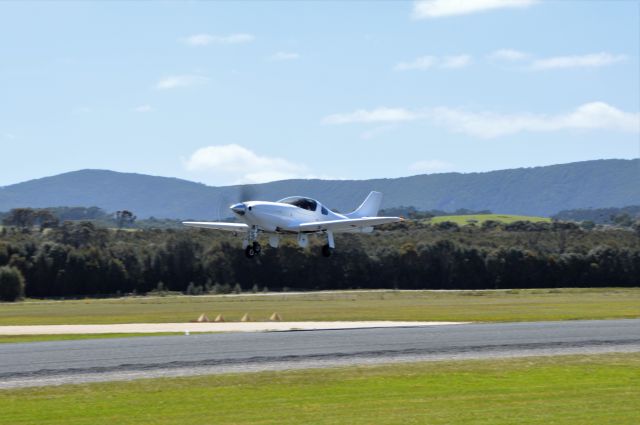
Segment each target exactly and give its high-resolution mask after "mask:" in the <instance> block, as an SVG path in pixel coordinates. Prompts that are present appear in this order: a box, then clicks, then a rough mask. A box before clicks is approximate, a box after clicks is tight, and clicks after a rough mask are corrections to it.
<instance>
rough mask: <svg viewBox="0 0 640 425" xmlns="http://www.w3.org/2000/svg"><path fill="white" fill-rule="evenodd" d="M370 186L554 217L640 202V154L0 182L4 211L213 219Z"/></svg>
mask: <svg viewBox="0 0 640 425" xmlns="http://www.w3.org/2000/svg"><path fill="white" fill-rule="evenodd" d="M371 190H378V191H381V192H383V193H384V200H383V204H382V207H383V208H390V207H398V206H414V207H416V208H417V209H419V210H432V209H438V210H444V211H455V210H457V209H460V208H466V209H471V210H491V211H493V212H496V213H505V214H523V215H541V216H549V215H552V214H555V213H557V212H558V211H561V210H567V209H576V208H606V207H624V206H627V205H638V204H640V159H631V160H623V159H607V160H594V161H584V162H574V163H569V164H559V165H551V166H543V167H532V168H517V169H509V170H498V171H489V172H482V173H442V174H425V175H417V176H411V177H401V178H388V179H385V178H382V179H371V180H315V179H314V180H299V179H294V180H282V181H276V182H271V183H263V184H254V185H244V186H222V187H214V186H207V185H204V184H201V183H195V182H191V181H188V180H182V179H177V178H169V177H158V176H150V175H144V174H135V173H120V172H115V171H109V170H79V171H73V172H69V173H64V174H59V175H55V176H51V177H44V178H40V179H36V180H29V181H26V182H23V183H18V184H13V185H9V186H4V187H0V211H7V210H9V209H12V208H17V207H31V208H45V207H55V206H86V207H88V206H97V207H100V208H103V209H104V210H106V211H116V210H122V209H127V210H131V211H133V212H134V213H135V214H137V215H138V217H140V218H146V217H151V216H153V217H156V218H177V219H203V220H215V219H221V218H224V217H228V216H229V210H228V208H227V207H228V206H229V205H230V204H232V203H235V202H238V201H241V200H248V199H260V200H277V199H280V198H283V197H286V196H291V195H304V196H310V197H313V198H316V199H318V200H320V201H321V202H322V203H323V204H326V205H327V206H329V207H331V208H335V209H337V210H339V211H343V212H346V211H350V210H352V209H354V208H355V207H357V206H358V204H359V203H360V202H361V201H362V200H363V199H364V198H365V196H366V195H367V194H368V193H369V191H371Z"/></svg>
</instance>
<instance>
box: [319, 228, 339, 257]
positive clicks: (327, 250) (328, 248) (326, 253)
mask: <svg viewBox="0 0 640 425" xmlns="http://www.w3.org/2000/svg"><path fill="white" fill-rule="evenodd" d="M335 247H336V244H335V242H334V241H333V232H332V231H331V230H327V244H326V245H323V246H322V256H323V257H331V253H333V249H334V248H335Z"/></svg>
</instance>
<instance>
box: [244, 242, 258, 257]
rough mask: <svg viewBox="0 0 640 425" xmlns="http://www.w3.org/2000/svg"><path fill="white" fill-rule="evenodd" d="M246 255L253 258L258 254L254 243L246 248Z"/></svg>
mask: <svg viewBox="0 0 640 425" xmlns="http://www.w3.org/2000/svg"><path fill="white" fill-rule="evenodd" d="M244 255H245V257H247V258H253V257H255V256H256V251H255V249H253V245H249V246H248V247H247V248H246V249H245V250H244Z"/></svg>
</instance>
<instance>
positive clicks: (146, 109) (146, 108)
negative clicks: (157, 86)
mask: <svg viewBox="0 0 640 425" xmlns="http://www.w3.org/2000/svg"><path fill="white" fill-rule="evenodd" d="M133 110H134V112H141V113H144V112H151V111H153V108H152V107H151V105H140V106H136V107H135V108H133Z"/></svg>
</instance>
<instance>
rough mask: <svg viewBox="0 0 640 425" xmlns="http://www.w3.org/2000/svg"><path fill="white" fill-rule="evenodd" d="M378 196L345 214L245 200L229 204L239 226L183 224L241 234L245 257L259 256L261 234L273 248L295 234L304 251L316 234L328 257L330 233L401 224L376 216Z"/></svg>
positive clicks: (308, 202)
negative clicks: (259, 237) (325, 239)
mask: <svg viewBox="0 0 640 425" xmlns="http://www.w3.org/2000/svg"><path fill="white" fill-rule="evenodd" d="M381 202H382V193H380V192H375V191H374V192H371V193H369V196H367V198H366V199H365V200H364V202H362V204H361V205H360V206H359V207H358V208H357V209H356V210H354V211H353V212H351V213H349V214H339V213H337V212H333V211H331V210H330V209H329V208H327V207H325V206H324V205H322V204H321V203H320V202H318V201H316V200H315V199H312V198H308V197H304V196H290V197H288V198H284V199H280V200H279V201H277V202H267V201H245V202H240V203H238V204H234V205H231V206H230V207H229V208H230V209H231V211H233V214H234V215H235V217H236V218H238V219H239V220H241V221H242V223H227V222H209V221H184V222H183V223H182V224H184V225H185V226H188V227H200V228H205V229H214V230H226V231H230V232H234V233H236V234H243V236H244V238H243V241H242V248H243V249H244V253H245V256H246V257H247V258H253V257H255V256H256V255H258V254H260V252H261V251H262V247H261V246H260V243H259V242H258V236H259V235H260V234H261V233H265V234H267V235H269V245H270V246H271V247H273V248H277V247H278V244H279V242H280V237H281V236H283V235H297V238H298V245H299V246H300V247H302V248H306V247H307V246H308V245H309V235H310V234H319V235H324V236H325V237H326V238H327V243H326V244H325V245H323V246H322V255H323V256H324V257H330V256H331V254H332V253H333V250H334V249H335V242H334V238H333V235H334V233H342V232H352V233H354V232H355V233H370V232H372V231H373V226H377V225H379V224H385V223H394V222H397V221H401V220H402V218H400V217H377V214H378V210H379V209H380V203H381Z"/></svg>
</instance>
